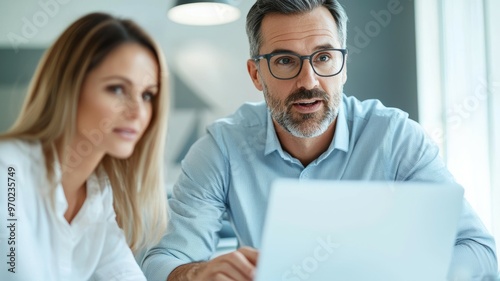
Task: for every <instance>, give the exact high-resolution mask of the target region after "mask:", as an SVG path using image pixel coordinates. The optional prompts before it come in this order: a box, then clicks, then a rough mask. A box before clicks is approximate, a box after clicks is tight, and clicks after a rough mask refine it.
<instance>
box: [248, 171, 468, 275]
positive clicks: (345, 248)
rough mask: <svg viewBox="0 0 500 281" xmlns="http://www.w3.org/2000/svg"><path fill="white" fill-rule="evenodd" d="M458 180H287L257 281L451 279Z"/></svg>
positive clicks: (266, 234)
mask: <svg viewBox="0 0 500 281" xmlns="http://www.w3.org/2000/svg"><path fill="white" fill-rule="evenodd" d="M462 200H463V189H462V188H461V187H460V186H458V185H454V184H430V183H411V182H392V183H388V182H365V181H363V182H361V181H359V182H351V181H321V180H315V181H312V180H302V181H299V180H290V179H281V180H277V181H275V182H274V183H273V185H272V189H271V195H270V199H269V205H268V209H267V213H266V219H265V225H264V229H263V236H262V243H261V248H260V255H259V260H258V264H257V273H256V278H255V281H304V280H310V281H326V280H341V281H347V280H352V281H358V280H359V281H361V280H363V281H366V280H370V281H378V280H383V281H402V280H404V281H413V280H415V281H422V280H426V281H443V280H446V276H447V273H448V268H449V265H450V262H451V256H452V252H453V246H454V243H455V237H456V231H457V224H458V219H459V216H460V213H461V208H462Z"/></svg>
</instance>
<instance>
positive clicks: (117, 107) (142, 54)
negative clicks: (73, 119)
mask: <svg viewBox="0 0 500 281" xmlns="http://www.w3.org/2000/svg"><path fill="white" fill-rule="evenodd" d="M158 77H159V75H158V64H157V61H156V59H155V56H154V54H153V53H152V52H151V51H149V50H148V49H146V48H144V47H142V46H141V45H139V44H135V43H126V44H123V45H121V46H119V47H117V48H116V49H114V50H113V51H112V52H111V53H109V54H108V55H107V57H106V58H104V60H103V61H102V62H101V63H100V64H99V65H98V66H97V67H96V68H94V69H93V70H91V71H90V72H89V73H88V75H87V77H86V78H85V80H84V82H83V85H82V89H81V94H80V100H79V103H78V113H77V137H76V150H77V152H79V151H78V150H79V149H81V150H82V152H83V151H85V152H84V153H85V154H90V153H92V152H95V153H102V154H103V155H104V154H109V155H111V156H113V157H117V158H127V157H129V156H130V155H132V153H133V151H134V147H135V145H136V144H137V142H138V141H139V139H140V138H141V136H142V135H143V133H144V132H145V130H146V129H147V127H148V125H149V122H150V121H151V116H152V113H153V100H154V99H155V98H156V96H157V95H158V91H159V81H158ZM89 142H90V143H91V144H92V145H91V146H90V147H91V148H92V151H90V152H89V151H87V150H88V147H89V145H90V144H89ZM79 146H80V148H79ZM84 146H85V147H86V148H85V149H84V148H83V147H84ZM82 152H79V153H82Z"/></svg>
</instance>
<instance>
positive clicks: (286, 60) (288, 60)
mask: <svg viewBox="0 0 500 281" xmlns="http://www.w3.org/2000/svg"><path fill="white" fill-rule="evenodd" d="M293 62H294V61H293V58H291V57H280V58H278V59H277V60H276V63H277V64H282V65H287V64H291V63H293Z"/></svg>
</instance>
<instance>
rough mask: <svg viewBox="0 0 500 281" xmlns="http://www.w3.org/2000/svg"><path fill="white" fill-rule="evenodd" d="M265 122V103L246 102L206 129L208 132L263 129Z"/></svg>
mask: <svg viewBox="0 0 500 281" xmlns="http://www.w3.org/2000/svg"><path fill="white" fill-rule="evenodd" d="M266 122H267V106H266V104H265V102H257V103H251V102H247V103H244V104H243V105H241V106H240V107H239V108H238V109H237V110H236V111H235V112H234V113H233V114H231V115H229V116H227V117H224V118H221V119H218V120H216V121H215V122H214V123H212V124H211V125H210V126H209V127H208V130H209V131H214V130H225V129H240V128H242V129H245V128H252V127H263V126H265V125H266Z"/></svg>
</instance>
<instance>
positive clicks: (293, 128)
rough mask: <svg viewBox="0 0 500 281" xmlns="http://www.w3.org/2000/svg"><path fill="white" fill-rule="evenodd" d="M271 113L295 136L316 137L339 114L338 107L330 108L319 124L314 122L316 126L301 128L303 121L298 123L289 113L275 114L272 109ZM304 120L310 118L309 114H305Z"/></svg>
mask: <svg viewBox="0 0 500 281" xmlns="http://www.w3.org/2000/svg"><path fill="white" fill-rule="evenodd" d="M271 114H272V115H273V118H274V120H276V122H277V123H278V124H279V125H280V126H281V127H283V128H284V129H285V130H287V131H288V132H289V133H290V134H292V135H293V136H295V137H298V138H314V137H317V136H320V135H321V134H323V133H324V132H326V130H327V129H328V127H329V126H330V125H331V124H332V122H333V121H334V120H335V118H336V117H337V115H338V109H334V110H332V109H330V108H328V109H327V111H326V112H325V114H324V116H323V118H322V119H321V121H320V122H319V124H317V125H316V124H312V126H314V127H315V128H310V129H309V130H304V129H303V128H301V127H302V126H303V124H302V123H300V124H299V123H297V122H294V121H293V120H292V117H291V116H290V115H287V114H286V112H284V113H282V114H273V112H272V111H271ZM302 119H303V120H306V119H308V116H307V115H306V116H303V118H302Z"/></svg>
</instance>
